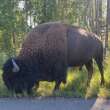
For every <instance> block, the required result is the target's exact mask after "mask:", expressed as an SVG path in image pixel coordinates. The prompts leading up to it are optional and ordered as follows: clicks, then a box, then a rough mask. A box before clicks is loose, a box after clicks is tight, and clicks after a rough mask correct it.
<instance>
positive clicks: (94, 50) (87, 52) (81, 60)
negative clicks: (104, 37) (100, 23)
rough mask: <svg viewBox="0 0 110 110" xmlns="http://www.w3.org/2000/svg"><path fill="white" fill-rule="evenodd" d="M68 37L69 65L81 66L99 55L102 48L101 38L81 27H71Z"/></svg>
mask: <svg viewBox="0 0 110 110" xmlns="http://www.w3.org/2000/svg"><path fill="white" fill-rule="evenodd" d="M67 35H68V64H69V66H79V65H83V64H85V63H87V62H88V61H89V60H90V59H91V58H93V57H95V56H96V55H97V54H98V51H99V50H100V48H101V47H102V43H101V41H100V40H99V38H98V37H97V36H96V35H95V34H93V33H89V32H87V31H85V30H84V29H81V28H79V27H73V26H71V27H69V28H68V31H67Z"/></svg>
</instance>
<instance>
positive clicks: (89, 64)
mask: <svg viewBox="0 0 110 110" xmlns="http://www.w3.org/2000/svg"><path fill="white" fill-rule="evenodd" d="M85 65H86V68H87V71H88V80H87V86H90V81H91V79H92V74H93V61H92V59H91V60H89V61H88V63H86V64H85Z"/></svg>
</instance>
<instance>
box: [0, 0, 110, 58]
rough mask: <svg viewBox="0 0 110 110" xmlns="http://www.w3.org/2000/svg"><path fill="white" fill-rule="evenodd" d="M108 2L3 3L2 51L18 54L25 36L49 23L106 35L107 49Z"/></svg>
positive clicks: (26, 0)
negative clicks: (71, 25) (40, 25)
mask: <svg viewBox="0 0 110 110" xmlns="http://www.w3.org/2000/svg"><path fill="white" fill-rule="evenodd" d="M107 2H108V4H110V3H109V2H110V1H109V0H108V1H107V0H0V51H1V52H5V53H6V54H7V55H9V56H11V55H14V54H16V53H17V52H18V51H19V48H20V46H21V44H22V41H23V39H24V36H25V34H26V33H27V32H28V31H29V30H30V29H31V28H33V27H35V26H36V25H38V24H40V23H44V22H48V21H63V22H66V23H69V24H74V25H79V26H81V27H84V28H86V29H87V30H89V31H93V32H95V33H96V34H98V35H100V36H102V39H104V42H105V43H106V46H107V45H108V44H107V42H108V29H109V26H108V23H107V22H108V17H109V13H108V12H109V11H110V10H107V6H108V7H110V6H109V5H107ZM108 9H109V8H108ZM103 36H104V38H103ZM105 36H107V37H105Z"/></svg>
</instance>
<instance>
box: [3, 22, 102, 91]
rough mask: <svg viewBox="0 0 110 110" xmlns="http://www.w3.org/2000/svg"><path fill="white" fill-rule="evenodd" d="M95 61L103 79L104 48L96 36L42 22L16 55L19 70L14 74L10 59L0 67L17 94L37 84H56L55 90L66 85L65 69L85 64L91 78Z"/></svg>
mask: <svg viewBox="0 0 110 110" xmlns="http://www.w3.org/2000/svg"><path fill="white" fill-rule="evenodd" d="M93 58H94V59H95V60H96V62H97V64H98V66H99V70H100V72H101V83H104V77H103V65H102V62H103V46H102V43H101V41H100V40H99V38H98V37H97V35H95V34H93V33H88V32H86V31H85V30H83V29H81V28H79V27H74V26H70V25H67V24H63V23H57V22H53V23H44V24H41V25H39V26H37V27H35V28H34V29H33V30H32V31H31V32H30V33H28V35H27V37H26V39H25V40H24V42H23V45H22V49H21V51H20V53H19V55H18V56H17V57H16V58H15V59H14V60H15V62H16V64H17V65H18V66H19V68H20V70H19V71H18V72H13V71H12V68H13V63H12V59H9V60H8V61H7V62H6V63H5V64H4V67H3V80H4V82H5V84H6V86H7V87H8V89H10V90H12V91H15V92H16V93H22V92H23V90H26V91H27V92H28V93H30V92H31V89H32V87H33V86H34V84H35V83H37V84H38V83H39V81H44V80H45V81H55V82H56V86H55V90H56V89H58V88H59V85H60V83H61V82H64V83H65V82H66V75H67V72H66V71H67V67H68V66H82V65H84V64H85V65H86V68H87V70H88V74H89V75H88V76H89V80H90V79H91V77H92V73H93V66H92V59H93Z"/></svg>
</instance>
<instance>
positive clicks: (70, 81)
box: [0, 56, 110, 98]
mask: <svg viewBox="0 0 110 110" xmlns="http://www.w3.org/2000/svg"><path fill="white" fill-rule="evenodd" d="M1 65H2V64H1ZM104 71H105V72H104V76H105V80H106V82H105V85H104V86H103V87H101V86H100V73H99V70H98V68H97V65H96V64H94V74H93V78H92V80H91V84H90V87H88V88H87V86H86V82H87V70H86V69H85V67H83V70H82V71H79V69H77V68H75V69H69V70H68V77H67V83H66V84H65V85H64V84H61V86H60V91H59V92H58V93H55V94H52V90H53V88H54V86H55V83H54V82H52V83H49V82H40V86H39V89H38V90H36V89H35V88H34V93H35V95H40V96H63V97H78V98H79V97H81V98H92V97H97V96H99V97H104V98H110V56H108V57H106V59H105V62H104ZM1 76H2V70H0V97H8V96H10V93H9V91H8V90H7V88H6V87H5V86H4V83H3V80H2V77H1Z"/></svg>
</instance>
